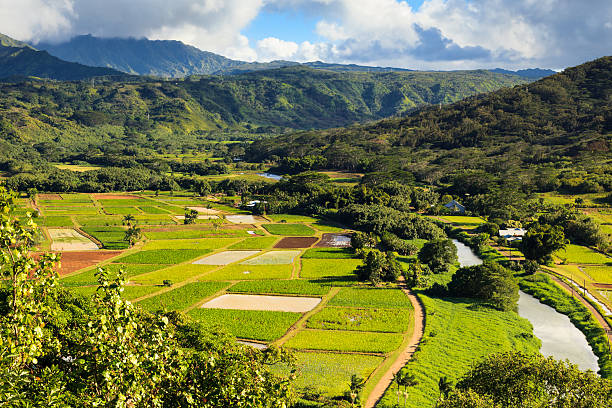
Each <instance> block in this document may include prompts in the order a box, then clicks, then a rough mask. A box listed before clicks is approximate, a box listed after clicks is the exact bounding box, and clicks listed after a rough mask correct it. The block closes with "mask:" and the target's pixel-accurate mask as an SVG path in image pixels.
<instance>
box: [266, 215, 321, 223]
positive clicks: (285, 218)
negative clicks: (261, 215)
mask: <svg viewBox="0 0 612 408" xmlns="http://www.w3.org/2000/svg"><path fill="white" fill-rule="evenodd" d="M267 218H269V219H271V220H272V221H274V222H294V223H295V222H307V223H312V222H316V221H318V219H317V218H314V217H309V216H307V215H294V214H268V215H267Z"/></svg>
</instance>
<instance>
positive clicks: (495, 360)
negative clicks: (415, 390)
mask: <svg viewBox="0 0 612 408" xmlns="http://www.w3.org/2000/svg"><path fill="white" fill-rule="evenodd" d="M456 390H457V393H456V394H455V395H454V396H452V397H451V398H449V400H447V401H445V402H444V403H443V404H441V407H442V408H459V407H484V406H487V407H490V406H494V407H500V408H514V407H521V408H536V407H551V408H565V407H572V408H587V407H589V408H604V407H606V408H607V407H609V406H610V401H611V400H612V383H611V382H610V381H609V380H606V379H602V378H600V377H598V376H597V375H596V374H595V373H593V372H592V371H587V372H583V371H580V370H579V369H578V367H576V366H575V365H573V364H570V363H568V362H564V361H557V360H555V359H554V358H552V357H548V358H547V357H544V356H542V355H540V354H532V355H528V354H523V353H519V352H508V353H501V354H494V355H491V356H489V357H487V358H485V359H484V360H483V361H481V362H480V363H478V364H476V365H475V366H474V367H473V368H472V369H471V370H470V371H469V372H468V373H467V374H466V375H465V376H464V377H463V378H462V379H461V380H460V381H459V382H458V383H457V387H456ZM470 393H473V395H471V396H470ZM468 399H469V400H472V401H474V403H473V404H471V405H466V404H459V403H458V402H459V401H461V400H468ZM479 400H480V401H487V400H488V401H490V404H489V405H478V404H476V403H475V402H477V401H479Z"/></svg>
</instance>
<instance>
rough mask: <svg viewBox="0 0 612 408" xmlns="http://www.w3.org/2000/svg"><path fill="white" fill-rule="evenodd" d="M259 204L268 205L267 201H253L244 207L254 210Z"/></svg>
mask: <svg viewBox="0 0 612 408" xmlns="http://www.w3.org/2000/svg"><path fill="white" fill-rule="evenodd" d="M257 204H268V202H267V201H260V200H253V201H249V202H248V203H246V204H245V205H244V206H245V207H249V208H253V207H255V206H256V205H257Z"/></svg>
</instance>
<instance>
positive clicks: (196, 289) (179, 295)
mask: <svg viewBox="0 0 612 408" xmlns="http://www.w3.org/2000/svg"><path fill="white" fill-rule="evenodd" d="M227 286H228V284H227V283H225V282H193V283H188V284H186V285H184V286H181V287H180V288H176V289H172V290H170V291H168V292H164V293H161V294H159V295H156V296H152V297H149V298H146V299H144V300H142V301H140V302H139V303H138V305H139V306H141V307H143V308H145V309H147V310H150V311H156V310H161V309H165V310H168V311H172V310H183V309H185V308H187V307H189V306H191V305H193V304H195V303H197V302H199V301H200V300H201V299H205V298H207V297H209V296H212V295H214V294H215V293H217V292H219V291H220V290H221V289H223V288H225V287H227Z"/></svg>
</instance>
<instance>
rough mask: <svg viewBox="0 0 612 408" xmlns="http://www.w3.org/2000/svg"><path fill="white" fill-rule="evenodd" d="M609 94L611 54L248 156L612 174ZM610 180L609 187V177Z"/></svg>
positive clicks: (519, 174) (432, 175) (429, 170)
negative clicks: (542, 76)
mask: <svg viewBox="0 0 612 408" xmlns="http://www.w3.org/2000/svg"><path fill="white" fill-rule="evenodd" d="M611 95H612V58H610V57H606V58H601V59H598V60H596V61H592V62H589V63H586V64H583V65H581V66H578V67H575V68H570V69H567V70H565V71H564V72H562V73H560V74H557V75H554V76H551V77H548V78H545V79H542V80H540V81H538V82H535V83H532V84H529V85H522V86H518V87H514V88H506V89H501V90H498V91H496V92H493V93H491V94H487V95H477V96H473V97H470V98H467V99H465V100H463V101H460V102H457V103H454V104H452V105H450V106H445V107H439V106H431V107H427V108H424V109H422V110H420V111H418V112H415V113H413V114H411V115H408V116H405V117H402V118H391V119H385V120H382V121H379V122H376V123H371V124H366V125H359V126H353V127H349V128H345V129H332V130H327V131H322V132H301V133H295V134H291V135H286V136H282V137H279V138H276V139H274V140H273V141H271V140H270V141H260V142H257V143H255V144H254V145H253V146H252V147H251V149H250V151H249V153H248V157H247V158H248V159H249V160H266V159H267V158H269V157H293V158H297V159H298V160H297V162H298V163H299V161H300V160H299V158H300V157H304V156H322V157H323V158H322V159H320V160H314V161H313V160H312V159H311V158H309V159H308V160H305V161H304V163H306V164H305V165H304V166H301V167H307V168H308V167H313V166H311V165H309V164H307V163H314V162H316V163H318V164H317V165H314V166H315V167H316V166H322V167H329V168H340V169H349V170H360V171H381V170H393V169H401V170H405V171H408V172H411V173H413V174H414V175H415V176H416V177H417V179H419V180H422V181H425V182H437V181H440V180H442V181H444V180H448V179H449V176H452V175H453V174H455V173H458V172H459V171H462V170H466V169H479V170H485V171H486V173H487V174H488V177H489V178H490V177H492V176H493V175H502V174H505V175H506V176H508V177H510V179H512V180H515V181H519V180H520V181H521V182H522V181H524V182H526V183H533V182H539V183H542V184H546V183H547V182H548V181H546V180H547V174H548V173H550V171H552V170H554V169H556V171H559V170H562V169H565V168H568V169H570V168H571V169H572V170H578V169H579V168H577V167H573V168H572V166H573V165H574V164H576V163H578V164H580V165H582V166H585V168H587V167H588V168H590V169H598V172H599V173H602V174H604V175H605V174H607V173H606V172H609V171H610V167H609V166H606V163H608V162H609V160H610V155H609V149H610V142H611V134H612V99H611ZM295 163H296V161H295V160H294V163H293V164H294V165H295ZM297 167H300V166H299V165H298V166H297ZM546 168H549V170H550V171H548V170H546ZM303 169H304V168H301V170H303ZM529 169H530V170H529ZM536 169H537V171H536ZM527 170H528V171H527ZM525 171H527V173H525ZM508 177H505V179H506V180H508ZM602 177H603V178H605V179H607V180H608V181H606V182H605V185H607V186H608V188H609V187H610V184H612V183H610V180H609V179H610V175H609V174H608V175H606V176H605V177H604V176H602ZM479 182H482V179H479ZM575 182H576V183H578V184H582V185H583V187H584V189H585V190H586V191H589V190H591V189H592V188H591V187H593V186H589V185H588V183H587V184H586V185H584V182H585V180H584V179H582V180H580V179H579V180H577V181H575ZM476 184H478V182H477V183H476ZM485 184H486V183H485ZM541 187H543V186H541ZM543 188H545V187H543ZM593 188H595V187H593Z"/></svg>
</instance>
